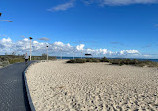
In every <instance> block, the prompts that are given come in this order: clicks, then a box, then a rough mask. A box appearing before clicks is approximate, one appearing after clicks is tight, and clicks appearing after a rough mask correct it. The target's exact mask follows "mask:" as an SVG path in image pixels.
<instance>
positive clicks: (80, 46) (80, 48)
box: [76, 44, 85, 51]
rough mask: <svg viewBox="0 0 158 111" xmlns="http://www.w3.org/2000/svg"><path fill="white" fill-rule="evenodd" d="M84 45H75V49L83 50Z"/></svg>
mask: <svg viewBox="0 0 158 111" xmlns="http://www.w3.org/2000/svg"><path fill="white" fill-rule="evenodd" d="M84 46H85V45H84V44H80V45H77V46H76V49H77V50H79V51H80V50H83V48H84Z"/></svg>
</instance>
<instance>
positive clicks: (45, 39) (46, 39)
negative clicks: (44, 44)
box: [39, 37, 49, 41]
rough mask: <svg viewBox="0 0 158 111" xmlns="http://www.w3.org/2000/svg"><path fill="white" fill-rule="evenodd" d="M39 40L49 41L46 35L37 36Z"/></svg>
mask: <svg viewBox="0 0 158 111" xmlns="http://www.w3.org/2000/svg"><path fill="white" fill-rule="evenodd" d="M39 40H43V41H49V38H47V37H42V38H39Z"/></svg>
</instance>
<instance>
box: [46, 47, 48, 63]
mask: <svg viewBox="0 0 158 111" xmlns="http://www.w3.org/2000/svg"><path fill="white" fill-rule="evenodd" d="M46 47H47V61H48V45H47V46H46Z"/></svg>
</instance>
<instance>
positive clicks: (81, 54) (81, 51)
mask: <svg viewBox="0 0 158 111" xmlns="http://www.w3.org/2000/svg"><path fill="white" fill-rule="evenodd" d="M81 59H82V51H81Z"/></svg>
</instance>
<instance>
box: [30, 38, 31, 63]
mask: <svg viewBox="0 0 158 111" xmlns="http://www.w3.org/2000/svg"><path fill="white" fill-rule="evenodd" d="M30 61H31V39H30Z"/></svg>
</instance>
